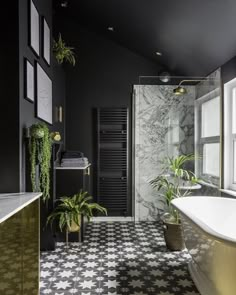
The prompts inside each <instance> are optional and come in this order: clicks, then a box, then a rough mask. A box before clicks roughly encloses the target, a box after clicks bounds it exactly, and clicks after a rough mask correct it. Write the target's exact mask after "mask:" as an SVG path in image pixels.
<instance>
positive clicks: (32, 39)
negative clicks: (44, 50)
mask: <svg viewBox="0 0 236 295" xmlns="http://www.w3.org/2000/svg"><path fill="white" fill-rule="evenodd" d="M29 45H30V47H31V48H32V50H33V51H34V53H35V54H36V55H37V56H39V54H40V52H39V51H40V17H39V13H38V10H37V8H36V6H35V5H34V2H33V1H32V0H30V2H29Z"/></svg>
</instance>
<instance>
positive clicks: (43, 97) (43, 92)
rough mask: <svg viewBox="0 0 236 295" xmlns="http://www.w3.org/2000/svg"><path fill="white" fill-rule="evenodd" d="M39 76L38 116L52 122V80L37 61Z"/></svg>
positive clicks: (37, 74) (37, 73)
mask: <svg viewBox="0 0 236 295" xmlns="http://www.w3.org/2000/svg"><path fill="white" fill-rule="evenodd" d="M36 76H37V111H36V112H37V117H38V118H39V119H41V120H43V121H45V122H47V123H49V124H52V80H51V79H50V78H49V77H48V75H47V74H46V72H45V71H44V70H43V68H42V67H41V66H40V65H39V64H38V63H36Z"/></svg>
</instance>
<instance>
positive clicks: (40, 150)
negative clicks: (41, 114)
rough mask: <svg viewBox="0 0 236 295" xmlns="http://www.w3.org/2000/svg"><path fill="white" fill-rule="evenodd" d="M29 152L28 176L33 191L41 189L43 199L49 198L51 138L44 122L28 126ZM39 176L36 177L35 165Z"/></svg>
mask: <svg viewBox="0 0 236 295" xmlns="http://www.w3.org/2000/svg"><path fill="white" fill-rule="evenodd" d="M29 129H30V138H29V154H30V176H31V184H32V190H33V192H37V191H41V192H42V194H43V200H44V201H46V200H48V199H49V198H50V165H51V149H52V140H51V137H50V132H49V129H48V127H47V125H46V124H45V123H36V124H33V125H32V126H31V127H30V128H29ZM37 166H38V167H39V177H38V178H37V177H36V167H37Z"/></svg>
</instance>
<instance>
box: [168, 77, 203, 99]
mask: <svg viewBox="0 0 236 295" xmlns="http://www.w3.org/2000/svg"><path fill="white" fill-rule="evenodd" d="M200 81H206V79H197V80H182V81H181V82H180V83H179V85H178V87H177V88H175V89H174V90H173V92H174V94H175V95H179V96H180V95H184V94H186V93H187V89H186V88H185V87H183V86H181V85H182V84H183V83H186V82H200Z"/></svg>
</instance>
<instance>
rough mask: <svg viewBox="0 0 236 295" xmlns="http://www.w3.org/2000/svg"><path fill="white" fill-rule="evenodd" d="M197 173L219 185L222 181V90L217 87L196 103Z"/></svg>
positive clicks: (200, 176)
mask: <svg viewBox="0 0 236 295" xmlns="http://www.w3.org/2000/svg"><path fill="white" fill-rule="evenodd" d="M235 102H236V101H235ZM195 151H196V154H197V155H198V159H197V160H196V163H195V169H196V175H197V176H198V177H199V178H200V179H201V180H203V181H205V182H207V183H210V184H214V185H217V186H219V182H220V91H219V89H216V90H214V91H211V92H209V93H207V94H206V95H204V96H202V97H200V98H199V99H197V100H196V103H195Z"/></svg>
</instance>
